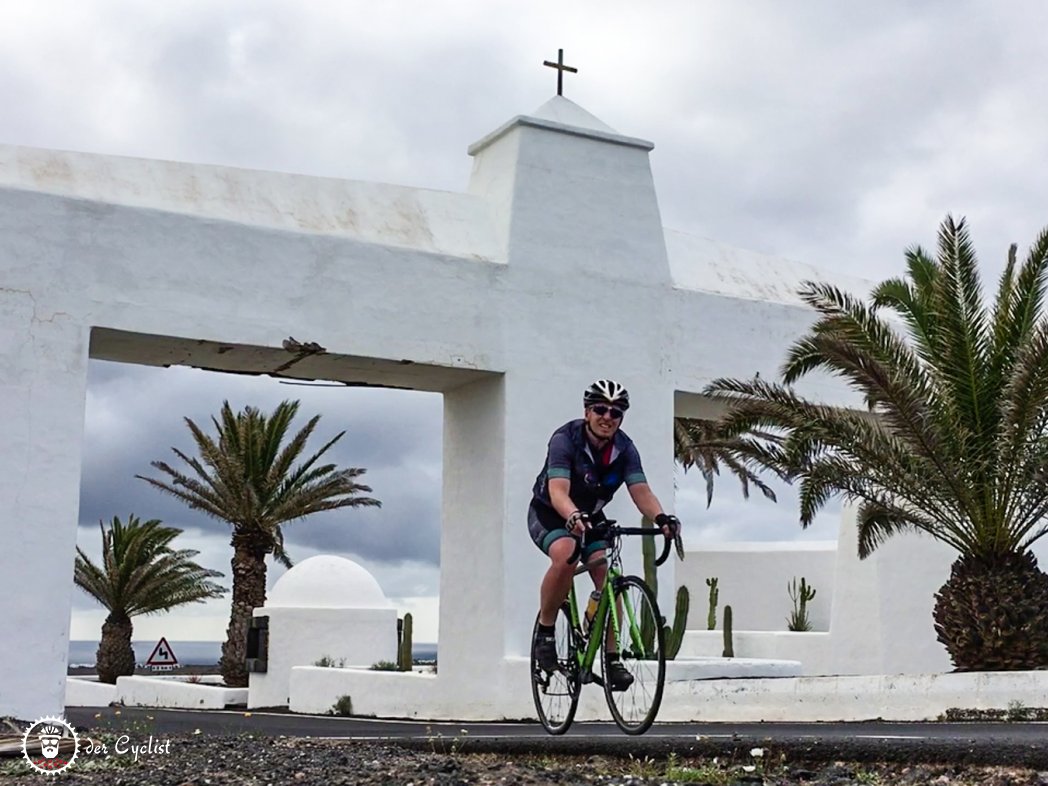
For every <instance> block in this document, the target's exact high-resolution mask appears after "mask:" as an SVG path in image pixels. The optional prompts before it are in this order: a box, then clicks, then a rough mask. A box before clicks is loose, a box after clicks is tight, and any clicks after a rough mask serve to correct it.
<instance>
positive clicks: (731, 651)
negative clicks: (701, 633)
mask: <svg viewBox="0 0 1048 786" xmlns="http://www.w3.org/2000/svg"><path fill="white" fill-rule="evenodd" d="M721 657H724V658H734V657H735V647H734V646H732V643H731V606H725V607H724V652H722V653H721Z"/></svg>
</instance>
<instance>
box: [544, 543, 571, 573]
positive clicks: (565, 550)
mask: <svg viewBox="0 0 1048 786" xmlns="http://www.w3.org/2000/svg"><path fill="white" fill-rule="evenodd" d="M575 543H576V541H575V538H557V539H556V540H555V541H553V542H552V543H550V544H549V552H548V553H549V558H550V561H551V562H552V563H553V567H563V568H565V569H567V568H570V567H571V566H572V565H574V564H575V563H571V564H570V565H569V564H568V559H569V558H570V557H571V555H572V554H573V553H574V551H575Z"/></svg>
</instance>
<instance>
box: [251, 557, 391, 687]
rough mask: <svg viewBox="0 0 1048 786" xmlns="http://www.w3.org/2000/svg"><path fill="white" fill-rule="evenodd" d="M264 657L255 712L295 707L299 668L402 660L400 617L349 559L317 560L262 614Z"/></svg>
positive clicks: (276, 592) (258, 615)
mask: <svg viewBox="0 0 1048 786" xmlns="http://www.w3.org/2000/svg"><path fill="white" fill-rule="evenodd" d="M254 619H255V625H256V627H255V628H253V636H255V637H258V639H259V640H260V643H261V651H258V650H256V651H257V653H258V655H259V657H257V658H255V659H253V661H251V663H252V664H253V666H254V668H255V669H265V670H264V671H258V670H255V671H252V673H251V675H250V678H249V686H248V687H249V690H248V706H249V707H277V706H287V704H288V695H289V693H288V683H289V680H290V678H291V668H292V667H293V666H314V665H317V663H318V662H319V661H321V660H322V659H323V660H325V661H327V662H328V663H330V664H332V665H338V666H347V667H348V666H356V667H364V668H367V667H369V666H372V665H374V664H376V663H379V662H382V661H386V662H389V661H394V662H395V661H396V659H397V610H396V609H395V608H394V607H393V605H392V604H391V603H390V602H389V600H387V599H386V596H385V594H384V593H383V592H382V588H381V587H380V586H379V584H378V582H377V581H376V580H375V577H374V576H372V575H371V574H370V573H369V572H368V571H367V569H365V568H364V567H362V566H360V565H358V564H357V563H356V562H354V561H353V560H350V559H346V558H345V557H336V556H333V555H330V554H323V555H320V556H316V557H310V558H309V559H307V560H303V561H302V562H300V563H298V564H297V565H295V566H294V567H293V568H291V570H289V571H288V572H287V573H285V574H284V575H283V576H281V577H280V578H279V579H278V580H277V582H276V584H275V585H274V586H273V589H272V590H271V591H270V592H269V598H268V600H267V601H266V605H265V606H263V607H261V608H258V609H255V612H254Z"/></svg>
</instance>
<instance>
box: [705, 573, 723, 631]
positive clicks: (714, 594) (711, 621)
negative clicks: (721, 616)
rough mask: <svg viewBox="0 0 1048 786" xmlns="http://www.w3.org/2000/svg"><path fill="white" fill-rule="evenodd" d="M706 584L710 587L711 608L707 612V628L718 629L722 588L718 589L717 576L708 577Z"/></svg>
mask: <svg viewBox="0 0 1048 786" xmlns="http://www.w3.org/2000/svg"><path fill="white" fill-rule="evenodd" d="M706 586H707V587H709V588H710V608H709V611H708V612H706V630H716V629H717V599H718V598H719V597H720V590H718V589H717V577H716V576H714V577H713V578H710V579H706Z"/></svg>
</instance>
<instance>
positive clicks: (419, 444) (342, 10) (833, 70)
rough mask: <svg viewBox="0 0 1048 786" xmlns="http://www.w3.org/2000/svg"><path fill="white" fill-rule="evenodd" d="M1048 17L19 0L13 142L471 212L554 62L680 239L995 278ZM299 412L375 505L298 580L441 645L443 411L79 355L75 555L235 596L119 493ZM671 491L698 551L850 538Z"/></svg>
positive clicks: (1030, 228)
mask: <svg viewBox="0 0 1048 786" xmlns="http://www.w3.org/2000/svg"><path fill="white" fill-rule="evenodd" d="M1046 24H1048V4H1045V3H1043V2H1039V1H1037V0H1031V1H1030V2H1001V3H989V2H959V1H958V0H951V2H923V3H913V2H905V3H904V2H880V3H864V4H859V3H846V2H838V1H836V0H834V1H833V2H830V1H829V0H826V1H825V2H803V3H801V2H795V3H782V2H775V1H774V0H769V1H768V2H746V3H739V2H726V1H725V2H720V3H708V2H676V3H674V2H659V3H649V4H639V3H625V2H621V3H619V2H608V1H607V0H604V2H600V3H596V2H575V3H570V4H568V3H563V2H556V3H554V2H528V3H526V4H525V3H491V2H480V1H479V0H474V1H472V2H466V1H465V0H462V1H460V2H441V3H423V2H412V3H406V2H401V3H374V2H367V3H364V2H359V3H358V2H345V1H343V2H321V1H320V0H313V2H310V3H287V2H285V3H277V2H265V1H264V0H244V1H243V2H222V3H215V2H192V1H190V0H182V1H181V2H179V3H177V4H175V3H141V2H92V1H91V0H82V1H81V2H62V3H60V2H48V1H47V0H35V2H32V3H5V4H3V5H2V6H0V106H4V107H5V108H6V111H4V112H2V113H0V143H4V144H16V145H27V146H34V147H44V148H59V149H67V150H81V151H90V152H98V153H108V154H117V155H130V156H141V157H147V158H160V159H170V160H177V161H191V162H201V163H212V164H223V165H233V166H240V167H248V168H252V169H262V170H279V171H286V172H296V173H304V174H312V175H322V176H328V177H339V178H348V179H355V180H368V181H379V182H388V183H396V184H402V185H408V186H418V187H424V188H434V189H442V190H449V191H461V190H464V188H465V186H466V182H467V179H468V175H469V171H470V159H469V157H468V156H467V155H466V152H465V151H466V147H467V145H468V144H469V143H471V142H473V141H475V140H477V139H479V138H480V137H482V136H483V135H484V134H486V133H487V132H489V131H491V130H493V129H494V128H496V127H498V126H499V125H501V124H502V123H503V122H504V121H506V120H507V119H509V118H511V117H513V116H514V115H517V114H522V113H527V112H529V111H531V110H533V109H535V108H537V107H538V106H540V105H541V104H543V103H544V102H545V101H546V100H547V99H548V98H549V97H550V96H551V95H552V94H553V93H554V91H555V81H556V77H555V74H554V72H553V71H552V70H551V69H547V68H543V67H542V65H541V63H542V61H543V60H544V59H555V58H556V50H557V48H558V47H563V48H564V49H565V58H566V60H567V62H568V63H569V64H571V65H574V66H576V67H578V68H579V73H578V74H576V75H570V74H569V75H567V76H566V87H565V95H566V96H567V97H568V98H570V99H572V100H573V101H575V102H577V103H579V104H580V105H581V106H583V107H584V108H586V109H587V110H589V111H590V112H592V113H593V114H595V115H597V116H598V117H599V118H601V119H602V120H603V121H605V122H606V123H607V124H608V125H610V126H612V127H614V128H616V129H618V130H619V131H621V132H622V133H625V134H629V135H632V136H639V137H643V138H646V139H650V140H652V141H653V142H654V143H655V149H654V151H653V152H652V154H651V161H652V167H653V171H654V176H655V183H656V187H657V189H658V195H659V204H660V207H661V209H662V213H663V222H664V224H665V225H666V226H668V227H672V228H674V229H680V230H683V231H686V232H690V233H693V234H697V235H700V236H704V237H709V238H713V239H716V240H719V241H722V242H725V243H729V244H733V245H737V246H741V247H745V248H751V249H756V250H759V251H763V252H767V253H771V254H775V255H778V256H782V257H786V258H790V259H796V260H800V261H803V262H807V263H810V264H813V265H816V266H818V267H822V268H824V269H827V270H832V271H838V272H843V273H848V274H851V275H857V276H863V277H866V278H873V279H878V278H883V277H887V276H889V275H895V274H898V273H899V272H901V260H902V252H903V250H904V249H905V248H906V247H907V246H909V245H911V244H913V243H916V242H920V243H924V244H931V243H933V242H934V237H935V230H936V227H937V225H938V223H939V222H940V221H941V219H942V218H943V216H944V215H945V214H946V213H947V212H952V213H954V214H955V215H963V216H967V217H968V219H969V222H970V225H971V227H972V231H973V233H974V239H975V243H976V247H977V249H978V250H979V252H980V254H981V256H982V259H983V263H984V265H983V267H984V270H985V271H986V273H987V275H988V277H990V278H993V277H995V276H996V275H997V273H998V272H999V270H1000V268H1001V265H1002V263H1003V260H1004V256H1005V251H1006V248H1007V246H1008V244H1009V243H1011V242H1013V241H1014V242H1018V243H1019V244H1020V246H1021V247H1024V248H1025V247H1026V246H1028V245H1029V243H1030V242H1031V241H1032V240H1033V238H1034V236H1035V234H1036V232H1037V231H1038V230H1040V229H1041V228H1042V227H1043V226H1044V225H1045V224H1046V223H1048V209H1046V206H1048V199H1046V190H1048V181H1046V179H1045V177H1044V162H1045V161H1048V112H1046V111H1045V109H1044V106H1045V105H1046V97H1048V69H1046V68H1045V67H1044V62H1043V60H1044V41H1043V30H1044V29H1045V28H1046ZM291 397H293V398H300V399H302V401H303V413H304V415H306V416H308V415H310V414H312V413H313V412H322V413H323V417H322V419H321V423H320V429H319V431H320V434H321V435H322V436H326V435H331V434H334V433H335V432H337V431H340V430H343V429H345V430H347V435H346V437H345V438H344V439H343V440H342V442H341V443H340V444H339V445H338V447H337V449H336V450H335V451H334V458H336V460H337V461H338V462H339V463H341V464H345V465H350V466H363V467H366V468H367V470H368V473H367V475H366V476H365V481H367V482H370V484H371V485H372V486H373V487H374V489H375V496H377V497H379V498H380V499H381V500H382V502H383V507H382V509H381V510H374V509H366V510H362V511H343V512H341V513H339V514H337V515H332V516H330V517H328V518H326V519H320V518H319V517H318V519H317V520H310V521H307V522H304V523H297V524H292V525H291V526H289V528H288V530H287V535H288V545H289V550H290V552H291V554H292V556H293V558H295V559H296V560H297V561H300V560H302V559H304V558H305V557H307V556H310V555H312V554H315V553H322V552H333V553H339V554H344V555H346V556H349V557H351V558H353V559H357V560H358V561H360V562H362V563H363V564H364V565H366V566H367V567H368V568H369V569H371V570H372V571H373V572H374V573H375V575H376V577H377V578H378V579H379V582H380V583H381V584H382V586H383V589H384V590H385V591H386V593H387V595H389V596H390V597H391V598H394V600H395V602H397V604H398V606H400V608H401V609H402V610H407V609H414V610H416V611H417V612H419V616H421V617H422V619H419V616H417V618H416V620H417V621H416V640H426V639H427V638H431V637H432V636H435V620H434V618H433V614H432V609H433V602H432V601H431V600H426V599H427V598H432V597H433V596H435V594H436V592H437V581H438V566H437V558H438V548H439V525H438V521H439V493H440V431H441V402H440V398H439V396H436V395H430V394H420V393H408V392H396V391H371V390H352V391H347V390H341V389H330V388H324V389H309V388H304V387H292V386H288V385H282V384H279V383H278V382H276V381H274V380H269V379H247V378H242V377H234V376H216V375H211V374H207V373H205V372H198V371H193V370H154V369H140V368H134V367H126V366H120V365H113V364H106V363H100V362H92V364H91V371H90V386H89V394H88V401H87V427H86V448H85V451H86V452H85V460H84V476H83V488H82V504H81V518H80V520H81V525H82V527H81V531H80V538H79V540H80V542H81V544H82V545H83V546H84V547H85V548H87V549H88V550H89V551H92V552H97V549H98V545H97V544H98V540H99V536H98V530H97V523H98V520H99V518H106V519H108V518H110V517H111V516H112V515H114V514H120V515H122V516H123V515H126V514H127V513H128V512H129V511H133V512H135V513H136V514H138V515H140V516H143V517H159V518H162V519H163V520H164V521H165V522H167V523H170V524H173V525H177V526H180V527H183V528H184V529H185V530H186V534H185V536H184V538H183V542H182V543H183V546H187V547H193V548H198V549H200V551H201V552H202V554H201V560H202V561H203V562H205V563H206V564H208V565H209V566H213V567H216V568H219V569H221V570H224V571H226V572H227V573H228V560H229V547H228V536H227V533H226V530H225V525H223V524H221V523H218V522H212V521H209V520H207V519H205V518H202V517H200V516H197V515H193V514H191V513H190V512H188V511H187V510H185V509H184V508H182V507H181V506H180V505H178V504H177V503H175V502H173V501H171V500H168V499H165V498H164V497H162V496H161V495H159V494H157V493H156V492H153V491H151V490H150V489H149V488H148V487H146V486H145V484H143V483H141V481H135V480H133V477H132V476H133V475H134V474H135V473H136V472H137V473H143V472H146V471H147V470H148V465H149V461H151V460H153V459H158V458H165V459H166V458H169V457H170V448H171V446H175V445H177V446H180V447H182V448H184V449H185V448H189V447H190V443H189V438H188V432H187V431H186V429H185V426H184V425H183V423H182V422H181V417H182V416H189V417H192V418H194V419H195V420H198V422H199V421H206V420H207V419H208V418H209V416H210V415H211V414H212V413H214V412H216V411H217V409H218V408H219V406H220V405H221V403H222V400H223V399H226V398H228V399H230V401H231V402H232V403H233V404H234V406H243V405H244V404H253V405H257V406H261V407H266V408H271V407H272V406H274V405H275V404H276V403H277V402H279V401H280V400H282V399H284V398H291ZM576 414H577V413H574V412H568V413H564V419H567V418H569V417H573V416H575V415H576ZM627 430H628V423H627ZM541 462H542V457H541V456H536V457H535V462H534V463H535V470H536V471H537V470H538V469H539V466H540V465H541ZM679 487H680V491H679V493H678V498H677V501H676V508H677V510H678V512H679V513H680V514H681V517H682V518H683V519H684V520H685V522H686V524H687V526H688V528H689V529H688V538H689V542H691V543H693V544H694V543H698V542H701V541H711V540H722V539H734V540H742V539H764V540H768V539H793V538H798V537H804V538H826V537H833V536H834V535H835V528H836V520H835V519H834V517H833V516H829V517H827V518H826V519H825V520H824V521H823V522H820V523H819V524H818V525H817V526H816V527H814V528H813V529H812V530H809V531H808V532H807V533H803V534H802V533H801V532H800V530H799V527H798V526H797V525H796V523H795V522H796V509H795V506H794V504H793V500H794V498H793V497H792V495H789V494H786V495H783V499H782V501H781V502H780V504H779V505H777V506H773V505H771V504H770V503H767V502H765V501H764V500H763V499H753V500H751V501H750V502H748V503H742V502H740V501H739V495H738V492H737V490H736V488H735V487H734V486H732V484H731V483H730V482H728V481H727V480H722V481H721V483H720V486H719V489H718V493H717V495H716V498H715V500H714V503H713V507H712V508H711V509H710V511H708V512H707V511H705V510H704V505H703V500H702V498H701V497H702V494H703V491H702V489H701V487H700V484H699V483H697V482H696V479H695V478H692V477H685V478H680V479H679ZM279 572H280V571H279V570H271V576H270V580H271V581H272V580H273V579H274V578H275V577H276V576H277V575H279ZM91 609H92V604H91V602H90V601H88V600H86V599H84V598H80V597H78V598H77V600H76V611H75V612H74V625H73V631H72V635H73V638H89V637H92V636H94V635H97V630H98V627H99V625H100V620H101V617H102V615H101V614H100V613H99V612H98V611H92V610H91ZM225 620H226V609H225V606H223V605H222V604H215V605H213V606H211V607H208V608H203V607H198V608H192V609H189V610H186V611H183V612H179V613H178V614H177V615H174V616H172V617H168V618H165V619H163V620H143V621H140V622H139V623H137V624H136V631H137V632H138V634H139V635H140V636H142V637H143V638H146V637H149V636H153V635H156V634H157V633H158V632H163V633H165V634H166V635H168V637H169V638H194V639H218V638H221V637H222V635H223V631H224V627H225ZM427 620H428V621H427Z"/></svg>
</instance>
